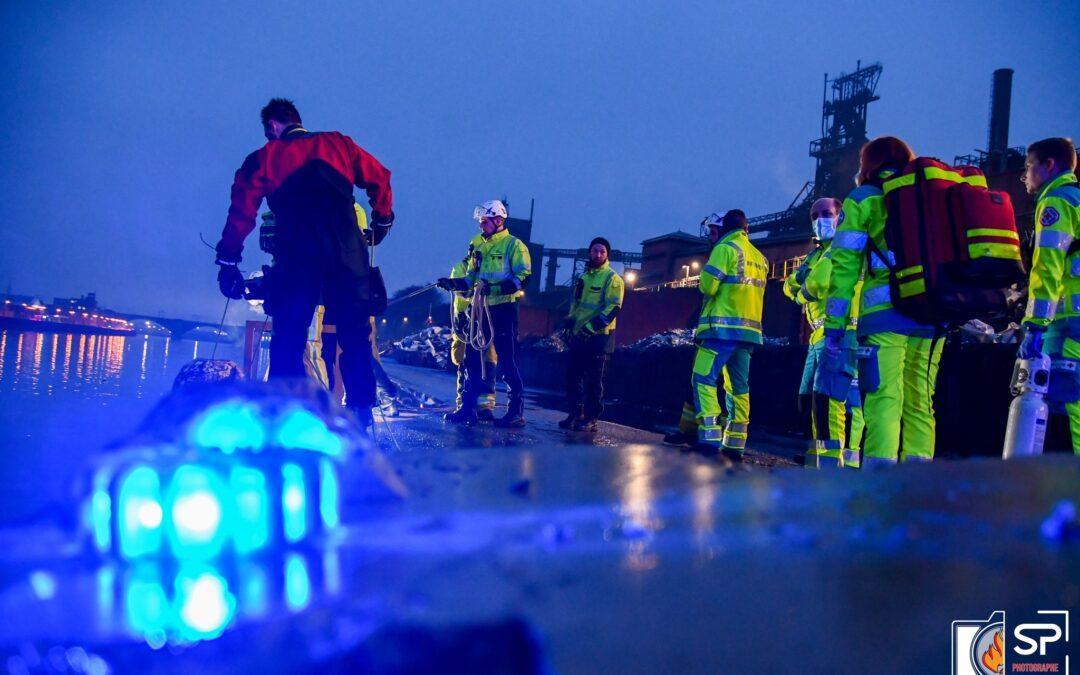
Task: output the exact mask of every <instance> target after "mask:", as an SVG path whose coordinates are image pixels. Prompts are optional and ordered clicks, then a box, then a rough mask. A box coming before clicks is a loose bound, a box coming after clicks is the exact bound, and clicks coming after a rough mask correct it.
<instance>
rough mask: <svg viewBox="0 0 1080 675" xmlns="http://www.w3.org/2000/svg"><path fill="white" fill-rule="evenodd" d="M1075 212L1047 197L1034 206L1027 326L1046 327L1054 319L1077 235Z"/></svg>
mask: <svg viewBox="0 0 1080 675" xmlns="http://www.w3.org/2000/svg"><path fill="white" fill-rule="evenodd" d="M1075 211H1076V209H1074V208H1071V207H1070V205H1069V204H1068V203H1067V202H1066V201H1065V200H1063V199H1061V198H1059V197H1046V198H1044V199H1042V200H1040V201H1039V203H1038V205H1036V207H1035V250H1034V251H1033V252H1032V254H1031V277H1030V279H1029V280H1028V304H1027V311H1026V312H1025V313H1024V323H1028V324H1033V325H1035V326H1042V327H1046V326H1049V325H1050V322H1051V321H1053V319H1054V312H1055V310H1056V308H1057V303H1058V300H1060V299H1061V292H1062V289H1063V287H1064V279H1065V257H1066V256H1067V255H1068V251H1069V246H1070V245H1072V242H1073V238H1074V237H1075V236H1076V234H1077V231H1076V230H1077V225H1078V224H1077V223H1075V222H1073V221H1074V220H1075V216H1074V212H1075Z"/></svg>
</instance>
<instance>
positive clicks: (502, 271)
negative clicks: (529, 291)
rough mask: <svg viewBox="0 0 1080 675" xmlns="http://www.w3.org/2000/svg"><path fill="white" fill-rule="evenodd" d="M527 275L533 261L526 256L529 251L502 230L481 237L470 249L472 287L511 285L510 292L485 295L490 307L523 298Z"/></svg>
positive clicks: (529, 272) (469, 277)
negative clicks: (483, 284) (476, 285)
mask: <svg viewBox="0 0 1080 675" xmlns="http://www.w3.org/2000/svg"><path fill="white" fill-rule="evenodd" d="M477 260H479V265H477ZM530 274H532V259H531V258H530V257H529V249H528V248H527V247H526V246H525V244H524V243H522V241H521V240H520V239H518V238H517V237H514V236H512V235H511V234H510V232H509V231H508V230H506V229H505V228H504V229H502V230H499V231H498V232H496V233H495V234H493V235H491V236H490V237H483V236H481V237H480V239H479V241H478V243H477V244H476V247H475V249H474V250H473V258H472V264H471V265H470V269H469V273H468V275H467V276H468V279H469V281H470V282H471V283H472V284H474V285H475V284H477V283H479V282H481V281H487V282H488V283H490V284H492V285H498V284H505V285H507V286H512V287H513V289H514V290H513V292H512V293H492V294H490V295H488V304H489V305H501V304H503V303H506V302H514V301H515V300H517V299H518V298H520V297H522V296H523V295H525V290H524V288H525V282H526V281H528V279H529V275H530ZM506 282H508V283H506Z"/></svg>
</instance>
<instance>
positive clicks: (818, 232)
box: [814, 218, 836, 241]
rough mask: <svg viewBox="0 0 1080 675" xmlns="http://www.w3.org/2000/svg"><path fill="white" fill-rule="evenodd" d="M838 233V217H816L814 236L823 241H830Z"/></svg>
mask: <svg viewBox="0 0 1080 675" xmlns="http://www.w3.org/2000/svg"><path fill="white" fill-rule="evenodd" d="M835 235H836V218H815V219H814V236H815V237H817V238H818V239H820V240H821V241H829V240H830V239H832V238H833V237H834V236H835Z"/></svg>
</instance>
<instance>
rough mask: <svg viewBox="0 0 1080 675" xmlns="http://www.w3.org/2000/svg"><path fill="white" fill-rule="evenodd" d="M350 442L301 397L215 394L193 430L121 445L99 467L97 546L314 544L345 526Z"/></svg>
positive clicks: (212, 553)
mask: <svg viewBox="0 0 1080 675" xmlns="http://www.w3.org/2000/svg"><path fill="white" fill-rule="evenodd" d="M349 448H350V442H349V438H348V437H347V435H345V434H343V433H341V432H339V431H336V430H334V429H332V428H330V427H329V426H328V425H327V423H326V422H325V421H324V419H323V418H322V417H321V416H320V415H318V414H317V413H315V412H313V411H312V410H309V409H308V408H306V407H304V406H303V405H302V404H301V403H298V402H290V403H288V404H284V405H282V404H280V403H278V404H277V405H275V404H273V403H266V404H263V403H261V402H257V401H250V400H246V399H243V398H234V399H229V400H225V401H222V402H219V403H216V404H214V405H212V406H211V407H209V408H207V409H206V410H204V411H202V412H201V413H200V414H198V415H197V416H195V417H194V418H193V419H192V420H191V421H190V422H189V423H188V424H187V426H186V438H182V439H178V442H177V443H175V444H172V445H167V446H162V447H139V448H134V449H131V450H125V451H121V452H120V453H118V454H117V455H114V456H112V457H111V458H110V459H109V461H108V463H107V465H106V466H103V467H102V468H100V469H99V470H98V471H97V472H96V473H95V474H94V478H93V490H92V495H91V497H90V499H89V502H88V508H87V515H88V518H87V520H88V526H89V529H90V532H91V535H92V539H93V542H94V547H95V548H96V549H97V550H98V551H99V552H101V553H105V554H110V555H114V556H116V557H118V558H120V559H122V560H128V561H136V560H140V559H146V558H157V559H160V558H171V559H175V560H178V561H180V562H189V561H209V560H213V559H216V558H219V557H222V556H247V555H252V554H258V553H260V552H264V551H267V550H273V549H281V548H292V547H303V546H306V545H308V544H310V543H312V542H313V541H316V540H318V539H321V538H323V537H325V536H326V535H328V534H330V533H332V532H333V531H334V530H336V529H337V528H338V527H339V525H340V520H341V519H340V504H339V502H340V479H339V467H340V464H341V462H342V460H343V459H344V456H345V454H346V453H347V451H348V450H349Z"/></svg>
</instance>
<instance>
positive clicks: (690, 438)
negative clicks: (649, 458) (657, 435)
mask: <svg viewBox="0 0 1080 675" xmlns="http://www.w3.org/2000/svg"><path fill="white" fill-rule="evenodd" d="M664 442H665V443H667V444H668V445H693V444H695V443H697V434H684V433H683V432H681V431H676V432H673V433H670V434H667V435H666V436H664Z"/></svg>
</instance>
